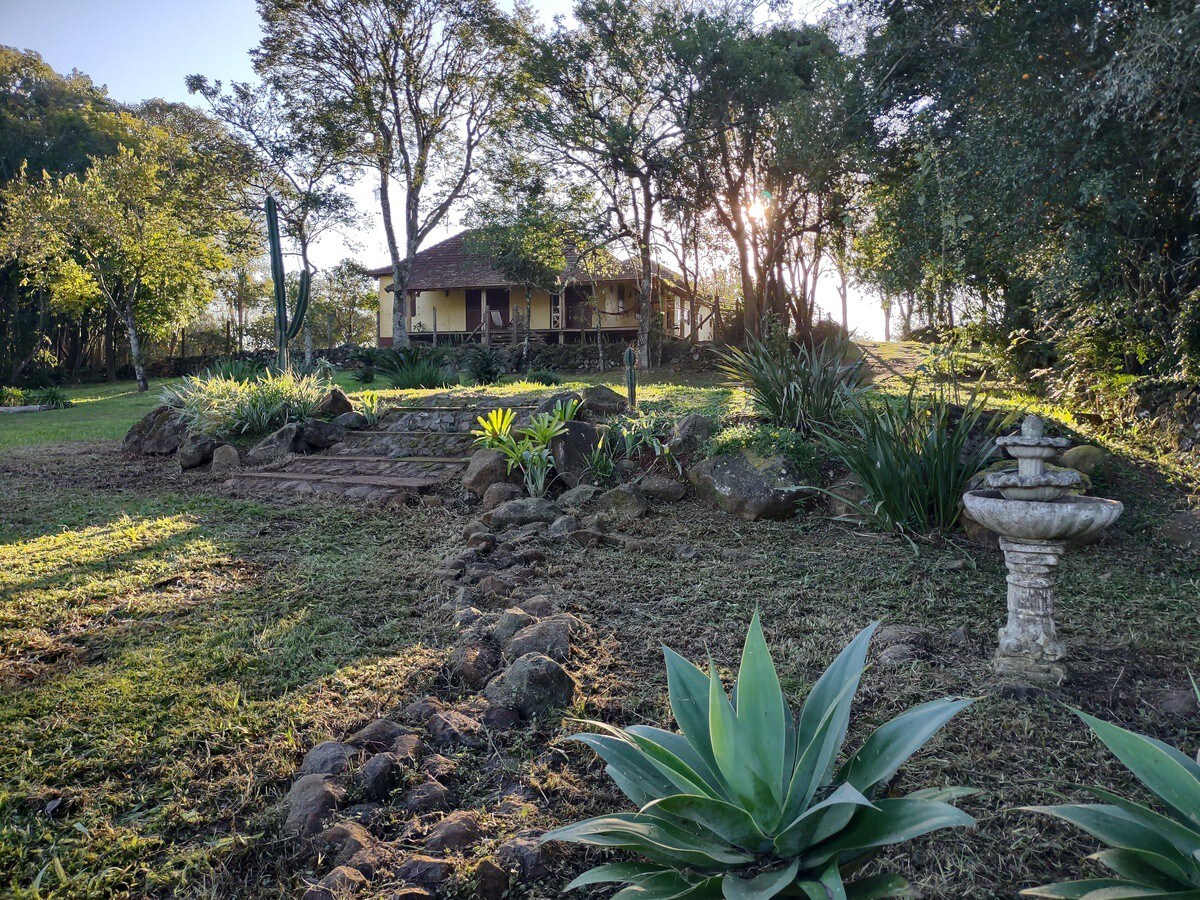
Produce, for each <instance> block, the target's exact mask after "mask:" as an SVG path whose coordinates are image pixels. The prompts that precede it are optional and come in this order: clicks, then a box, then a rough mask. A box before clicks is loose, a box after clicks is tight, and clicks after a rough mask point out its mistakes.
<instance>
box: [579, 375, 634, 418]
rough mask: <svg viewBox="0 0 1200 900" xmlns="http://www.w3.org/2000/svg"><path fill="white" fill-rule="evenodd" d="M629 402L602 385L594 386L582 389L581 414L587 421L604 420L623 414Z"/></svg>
mask: <svg viewBox="0 0 1200 900" xmlns="http://www.w3.org/2000/svg"><path fill="white" fill-rule="evenodd" d="M628 408H629V402H628V401H627V400H626V399H625V398H624V397H622V396H621V395H620V394H618V393H617V392H616V391H614V390H613V389H612V388H610V387H608V386H607V385H603V384H594V385H592V386H591V387H586V388H584V389H583V413H584V415H586V416H587V417H588V418H589V419H606V418H608V417H609V416H615V415H618V414H619V413H623V412H625V410H626V409H628Z"/></svg>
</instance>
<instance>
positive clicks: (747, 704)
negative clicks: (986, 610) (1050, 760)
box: [542, 613, 974, 900]
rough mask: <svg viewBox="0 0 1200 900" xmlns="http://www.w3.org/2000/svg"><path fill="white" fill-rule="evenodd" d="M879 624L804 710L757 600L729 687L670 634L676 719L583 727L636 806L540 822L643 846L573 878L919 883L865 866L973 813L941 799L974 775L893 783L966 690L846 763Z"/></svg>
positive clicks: (704, 891)
mask: <svg viewBox="0 0 1200 900" xmlns="http://www.w3.org/2000/svg"><path fill="white" fill-rule="evenodd" d="M874 629H875V626H870V627H868V628H866V629H865V630H863V631H862V632H861V633H860V634H859V635H858V636H857V637H856V638H854V640H853V641H851V642H850V644H849V646H847V647H846V648H845V649H844V650H843V651H842V652H841V653H840V654H839V655H838V657H837V658H836V659H835V660H834V661H833V663H832V664H831V665H830V666H829V668H828V669H827V670H826V671H825V674H823V675H822V676H821V677H820V679H819V680H818V681H817V682H816V684H814V685H813V688H812V690H811V691H810V692H809V694H808V697H807V698H806V700H805V701H804V705H803V707H802V708H801V710H800V715H799V717H798V718H797V717H796V716H794V715H793V713H792V710H791V709H789V707H788V703H787V700H786V697H785V696H784V693H783V690H782V688H781V687H780V684H779V676H778V674H777V673H776V670H775V665H774V662H773V661H772V660H771V654H770V651H769V649H768V648H767V643H766V640H765V638H764V637H763V633H762V627H761V626H760V624H759V619H758V614H757V613H756V614H755V616H754V618H753V620H752V621H751V623H750V630H749V632H748V633H747V635H746V642H745V646H744V648H743V650H742V661H741V668H740V670H739V672H738V675H737V681H736V689H735V691H734V694H733V697H732V698H730V696H729V695H728V694H727V693H726V691H725V688H724V686H723V685H722V684H721V678H720V675H719V674H718V672H717V667H716V664H715V663H713V662H712V661H711V660H709V664H708V669H707V672H706V671H705V670H703V669H700V668H698V667H697V666H694V665H692V664H691V663H690V662H688V661H687V660H685V659H684V658H683V657H681V656H679V655H678V654H675V653H673V652H671V651H670V650H665V651H664V653H665V655H666V667H667V690H668V695H669V697H670V703H671V711H672V712H673V713H674V716H675V721H676V723H677V725H678V726H679V732H678V733H677V732H670V731H665V730H663V729H660V728H653V727H650V726H648V725H632V726H630V727H628V728H625V729H616V728H612V727H610V726H608V725H605V724H603V723H601V722H590V723H588V724H590V725H591V726H592V727H593V728H594V729H595V730H596V731H597V732H599V733H596V734H580V735H577V736H576V737H575V738H574V740H577V741H579V742H580V743H582V744H585V745H586V746H588V747H590V748H592V749H593V750H594V751H595V752H596V753H597V754H598V755H599V756H600V757H601V758H602V759H603V760H604V762H605V763H607V764H608V767H607V769H606V771H607V772H608V773H609V775H610V776H611V777H612V779H613V781H614V782H616V785H617V787H618V788H619V789H620V790H621V792H622V793H624V794H625V796H626V797H628V798H629V800H630V802H631V803H632V804H633V805H634V808H635V811H632V812H618V813H612V814H609V815H603V816H597V817H596V818H592V819H587V820H586V821H583V822H576V823H574V824H571V825H567V826H564V827H562V828H557V829H555V830H553V831H551V832H549V833H547V834H546V835H545V836H544V837H543V838H542V840H544V841H568V842H571V843H577V844H587V845H591V846H594V847H599V848H604V849H610V850H611V849H618V850H626V851H632V852H634V853H636V854H638V855H639V856H641V857H643V858H644V859H645V860H646V862H625V861H618V862H609V863H605V864H602V865H600V866H598V867H596V868H594V869H591V870H589V871H587V872H585V873H584V874H583V875H580V876H579V877H578V878H576V879H575V880H574V881H573V882H571V883H570V884H569V885H567V888H566V889H567V890H571V889H574V888H578V887H583V886H585V885H592V884H604V883H620V884H629V885H631V887H630V888H628V889H626V890H624V891H622V892H621V893H620V894H618V896H621V895H624V896H630V897H633V896H645V897H689V898H697V900H709V898H711V900H718V898H721V897H725V898H750V897H761V898H769V897H784V896H787V897H829V898H834V897H859V898H867V897H902V896H912V894H911V892H910V890H909V887H908V885H907V883H906V882H905V881H904V879H903V878H901V877H900V876H898V875H894V874H891V873H887V872H879V873H875V874H871V875H865V876H864V875H861V874H860V871H861V869H862V867H863V866H864V865H865V864H866V863H868V862H869V861H870V860H871V859H872V858H873V857H875V856H877V855H879V853H880V852H881V851H883V849H884V848H886V847H889V846H891V845H894V844H900V843H903V842H905V841H909V840H912V839H913V838H916V837H919V836H921V835H925V834H929V833H931V832H935V831H940V830H942V829H945V828H952V827H957V826H966V825H972V824H973V823H974V820H973V819H972V818H971V817H970V816H969V815H967V814H966V813H965V812H962V811H961V810H959V809H957V808H955V807H954V806H952V805H950V803H948V802H946V801H948V800H954V799H956V798H958V797H963V796H966V795H969V794H971V793H973V792H972V791H969V790H966V789H963V788H955V787H947V788H941V789H938V788H930V789H925V790H918V791H913V792H911V793H908V794H903V795H899V794H898V793H897V792H893V791H889V789H888V787H889V783H890V782H891V781H892V778H893V776H894V775H895V774H896V771H897V770H898V769H899V768H900V767H901V766H902V765H903V764H904V763H905V762H906V761H907V760H908V758H909V757H910V756H912V754H914V753H915V752H916V751H917V750H919V749H920V748H921V747H922V746H923V745H924V744H925V743H926V741H928V740H929V739H930V738H931V737H933V735H934V734H936V733H937V731H938V730H939V729H940V728H941V727H942V726H943V725H945V724H946V723H947V722H948V721H949V720H950V719H951V718H952V717H953V716H954V715H956V714H957V713H958V712H960V711H961V710H963V709H964V708H966V707H967V706H968V705H969V704H970V702H971V701H969V700H959V699H944V700H934V701H932V702H929V703H924V704H922V705H920V706H916V707H913V708H912V709H909V710H907V711H905V712H903V713H901V714H900V715H898V716H897V717H896V718H894V719H892V720H891V721H890V722H887V723H886V724H884V725H882V726H880V727H879V728H878V729H876V730H875V732H874V733H873V734H871V736H870V737H868V738H867V740H866V742H865V743H864V744H863V745H862V746H860V747H859V748H858V750H857V751H856V752H854V753H851V754H848V755H846V756H845V758H844V759H843V760H842V761H841V763H840V765H839V757H840V756H841V755H842V750H843V743H844V741H845V739H846V732H847V728H848V726H849V723H850V711H851V704H852V703H853V700H854V694H855V692H856V691H857V689H858V684H859V680H860V678H861V676H862V673H863V670H864V669H865V668H866V663H867V647H868V644H869V642H870V640H871V634H872V632H873V631H874ZM845 881H849V882H850V883H849V884H846V883H845Z"/></svg>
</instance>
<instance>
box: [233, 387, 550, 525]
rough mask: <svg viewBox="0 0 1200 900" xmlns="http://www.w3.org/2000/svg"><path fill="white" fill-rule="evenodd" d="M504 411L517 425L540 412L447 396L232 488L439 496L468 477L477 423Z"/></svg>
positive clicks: (382, 497) (381, 497) (396, 411)
mask: <svg viewBox="0 0 1200 900" xmlns="http://www.w3.org/2000/svg"><path fill="white" fill-rule="evenodd" d="M497 406H508V407H511V408H512V409H513V410H514V412H516V413H517V420H518V421H521V420H524V419H528V417H529V415H531V414H532V412H533V409H534V407H533V406H531V405H519V404H512V403H496V402H483V403H481V402H480V401H479V400H478V398H472V399H471V400H470V401H469V402H461V401H460V402H458V403H455V402H454V400H453V399H452V398H451V399H447V398H445V397H435V398H431V399H430V400H429V401H428V402H427V403H426V404H415V405H406V406H395V407H392V408H391V409H389V410H388V412H387V413H386V414H385V415H384V417H383V418H382V419H381V420H380V422H379V424H378V425H375V426H372V427H370V428H365V429H363V430H361V431H348V432H346V438H345V440H343V441H342V442H341V443H339V444H335V445H334V446H333V447H331V448H330V449H328V450H326V451H323V452H321V453H313V454H308V455H304V454H288V455H287V456H285V457H283V458H281V459H279V460H277V461H276V462H274V463H271V464H270V465H268V466H266V467H264V468H263V469H261V470H259V471H254V472H249V471H248V472H242V473H240V474H239V475H237V476H236V477H234V478H232V479H230V481H229V482H227V485H228V486H229V487H232V488H234V489H236V490H245V491H251V492H266V491H270V492H272V493H275V494H283V493H286V494H314V493H323V494H340V495H342V496H344V497H355V498H359V499H363V500H371V501H376V502H403V501H405V500H408V499H409V498H411V497H413V496H415V495H418V494H426V493H430V492H432V491H436V490H437V489H438V488H439V487H441V486H443V485H447V484H449V483H450V482H451V481H452V480H453V479H455V478H457V477H459V476H461V475H462V472H463V470H464V469H465V468H466V466H467V463H468V461H469V460H470V457H471V452H472V450H471V444H472V442H473V441H474V438H473V436H472V435H471V433H470V432H471V429H472V428H474V427H476V421H475V420H476V419H477V418H478V417H479V416H482V415H486V414H487V413H488V412H489V411H490V410H492V409H495V408H496V407H497Z"/></svg>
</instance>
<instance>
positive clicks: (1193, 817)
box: [1021, 693, 1200, 900]
mask: <svg viewBox="0 0 1200 900" xmlns="http://www.w3.org/2000/svg"><path fill="white" fill-rule="evenodd" d="M1198 696H1200V693H1198ZM1075 714H1076V715H1077V716H1079V718H1081V719H1083V721H1084V723H1086V724H1087V726H1088V727H1089V728H1090V729H1091V730H1092V733H1093V734H1094V735H1096V737H1098V738H1099V739H1100V740H1101V741H1102V742H1103V743H1104V745H1105V746H1106V747H1108V749H1109V750H1111V751H1112V752H1113V754H1114V755H1115V756H1116V757H1117V759H1119V760H1120V761H1121V762H1122V763H1124V764H1125V766H1126V768H1128V769H1129V771H1131V772H1132V773H1133V774H1134V775H1135V776H1137V778H1138V780H1139V781H1140V782H1141V783H1142V784H1143V785H1144V786H1145V787H1146V789H1147V790H1148V791H1149V792H1150V793H1151V794H1153V795H1154V796H1155V797H1157V798H1158V800H1159V802H1160V804H1161V806H1162V809H1163V810H1164V812H1165V815H1164V814H1163V813H1160V812H1156V811H1155V810H1153V809H1150V808H1149V807H1146V806H1143V805H1141V804H1140V803H1134V802H1133V801H1131V800H1126V799H1125V798H1124V797H1122V796H1120V795H1119V794H1114V793H1112V792H1111V791H1106V790H1104V789H1102V788H1098V787H1089V788H1086V790H1087V792H1088V793H1090V794H1091V795H1092V796H1094V797H1096V798H1097V799H1098V800H1100V801H1101V802H1100V803H1070V804H1066V805H1064V806H1033V807H1027V809H1028V810H1029V811H1031V812H1039V813H1045V814H1046V815H1050V816H1055V817H1057V818H1059V819H1062V820H1064V821H1066V822H1070V823H1071V824H1072V825H1075V826H1077V827H1079V828H1082V829H1083V830H1084V831H1086V832H1087V833H1088V834H1090V835H1092V836H1093V837H1097V838H1099V839H1100V840H1101V841H1103V842H1104V843H1105V844H1108V845H1109V847H1110V849H1108V850H1102V851H1100V852H1099V853H1096V854H1093V855H1092V856H1090V857H1089V859H1094V860H1096V861H1097V862H1099V863H1100V864H1101V865H1103V866H1105V867H1106V868H1108V869H1110V870H1111V871H1112V872H1113V877H1109V878H1089V879H1085V880H1082V881H1065V882H1060V883H1058V884H1048V885H1044V886H1042V887H1036V888H1030V889H1028V890H1025V891H1022V892H1021V893H1022V894H1024V895H1026V896H1030V897H1073V898H1077V900H1126V898H1133V897H1176V898H1180V900H1183V898H1200V765H1197V764H1196V763H1195V762H1194V761H1193V760H1192V759H1191V758H1190V757H1188V756H1187V755H1185V754H1183V753H1180V752H1179V751H1178V750H1176V749H1175V748H1174V747H1171V746H1170V745H1168V744H1164V743H1163V742H1162V741H1156V740H1155V739H1154V738H1150V737H1146V736H1144V735H1140V734H1137V733H1136V732H1132V731H1126V730H1125V729H1124V728H1121V727H1119V726H1117V725H1113V724H1111V723H1110V722H1105V721H1104V720H1102V719H1097V718H1094V717H1093V716H1089V715H1087V713H1083V712H1079V711H1078V710H1075Z"/></svg>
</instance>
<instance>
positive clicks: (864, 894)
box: [846, 872, 913, 900]
mask: <svg viewBox="0 0 1200 900" xmlns="http://www.w3.org/2000/svg"><path fill="white" fill-rule="evenodd" d="M911 896H913V892H912V889H911V888H910V887H909V886H908V882H907V881H905V880H904V879H903V878H901V877H900V876H899V875H890V874H888V873H886V872H884V873H882V874H880V875H872V876H871V877H869V878H860V879H858V881H855V882H852V883H850V884H848V885H846V900H884V898H887V897H911Z"/></svg>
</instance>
